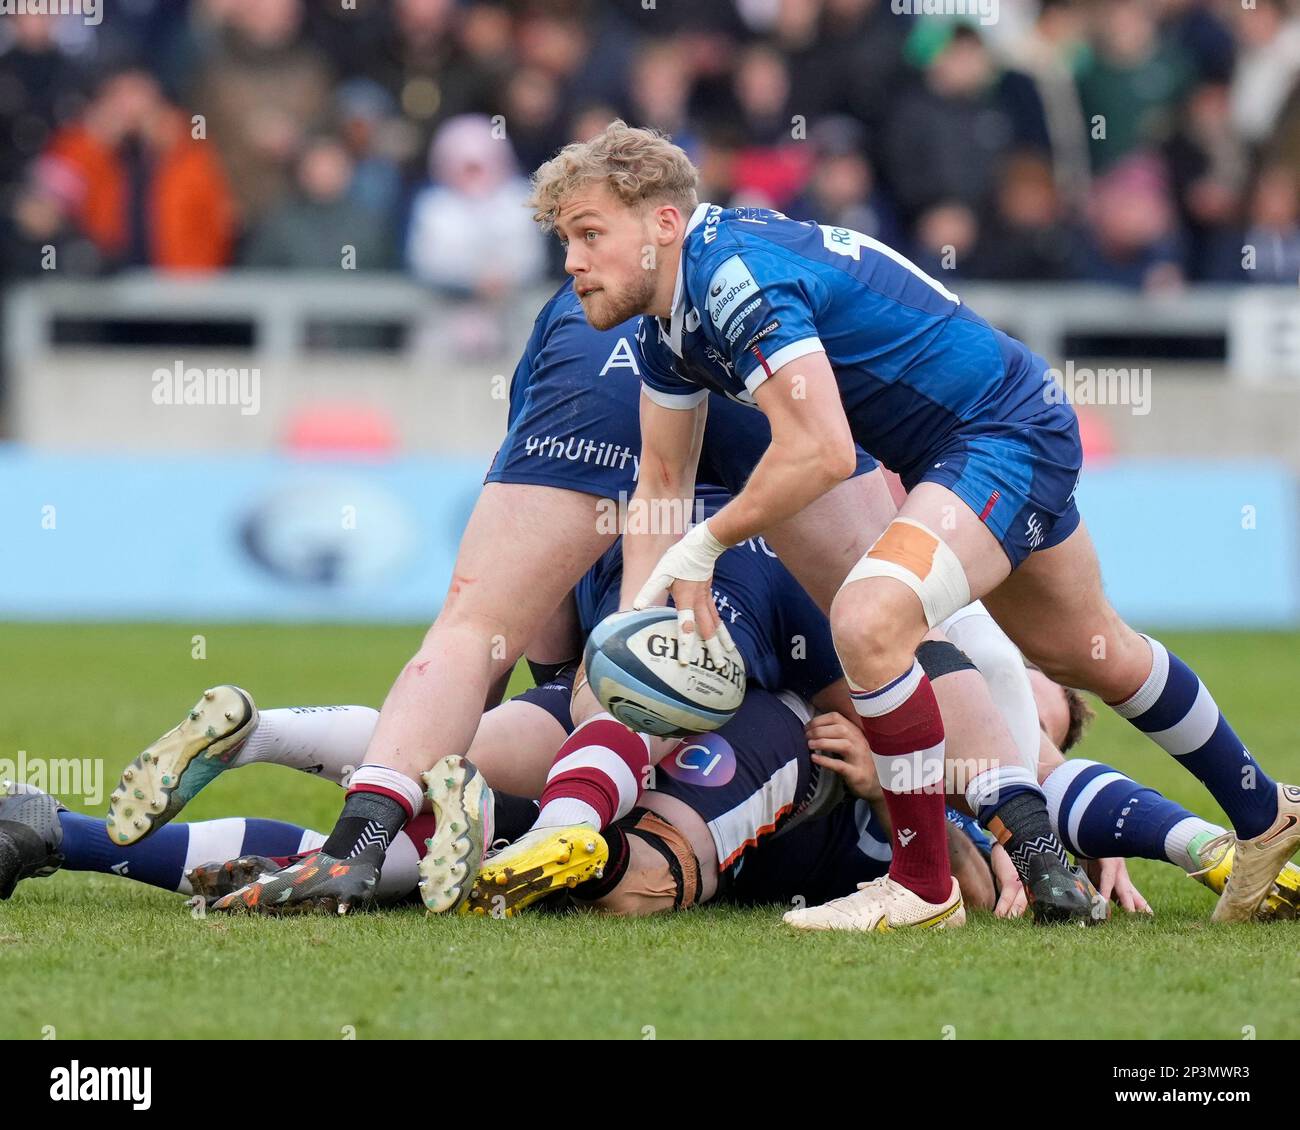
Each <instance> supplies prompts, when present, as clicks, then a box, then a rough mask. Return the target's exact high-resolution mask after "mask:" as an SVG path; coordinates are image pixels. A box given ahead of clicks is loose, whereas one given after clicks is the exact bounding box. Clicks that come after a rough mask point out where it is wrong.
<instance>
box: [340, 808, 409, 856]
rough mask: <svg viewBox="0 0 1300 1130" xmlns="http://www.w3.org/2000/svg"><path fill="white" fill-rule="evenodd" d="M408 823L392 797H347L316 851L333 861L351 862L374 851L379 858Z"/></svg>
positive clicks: (403, 809) (401, 809) (404, 813)
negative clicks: (330, 857)
mask: <svg viewBox="0 0 1300 1130" xmlns="http://www.w3.org/2000/svg"><path fill="white" fill-rule="evenodd" d="M409 819H410V817H409V816H407V814H406V809H405V808H404V807H403V806H402V805H401V804H400V803H399V802H398V801H395V800H394V799H393V798H392V797H387V796H384V795H383V794H382V793H372V792H357V793H348V798H347V800H345V801H344V802H343V811H342V813H340V815H339V819H338V823H337V824H335V825H334V831H332V832H331V833H330V838H329V839H328V840H326V841H325V843H324V845H323V846H322V847H321V849H320V850H321V851H322V852H324V853H325V854H326V855H328V856H332V857H333V858H334V859H351V858H352V856H354V855H361V854H362V852H369V851H372V850H375V849H377V850H378V854H379V855H381V856H382V855H383V854H384V852H386V851H387V850H388V845H389V844H391V843H392V842H393V837H394V836H396V835H397V833H398V832H400V831H401V830H402V827H403V825H405V824H406V822H407V820H409Z"/></svg>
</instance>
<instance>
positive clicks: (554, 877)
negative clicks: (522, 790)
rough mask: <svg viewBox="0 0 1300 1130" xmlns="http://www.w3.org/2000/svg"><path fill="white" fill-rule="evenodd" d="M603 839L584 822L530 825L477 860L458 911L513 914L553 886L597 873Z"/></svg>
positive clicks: (604, 853)
mask: <svg viewBox="0 0 1300 1130" xmlns="http://www.w3.org/2000/svg"><path fill="white" fill-rule="evenodd" d="M608 862H609V845H608V844H606V843H605V839H604V837H603V836H602V835H601V834H600V833H599V832H597V831H596V830H595V829H594V828H592V827H591V826H590V825H587V824H576V825H572V826H570V827H566V828H534V829H533V830H532V831H531V832H527V833H525V834H524V835H522V836H520V837H519V839H517V840H515V842H514V843H512V844H510V845H509V846H508V847H504V848H502V849H501V850H500V851H499V852H497V853H496V854H495V855H493V856H490V857H489V858H487V859H485V860H484V861H483V866H482V867H481V868H480V869H479V873H478V878H477V879H476V880H475V882H474V885H473V887H472V888H471V889H470V893H469V898H467V899H466V900H465V901H464V902H463V903H462V904H461V906H460V913H461V914H477V915H488V916H491V917H493V918H513V917H514V916H515V915H516V914H518V913H519V911H521V910H523V909H524V907H526V906H530V905H532V904H533V903H535V902H537V901H538V900H539V899H542V898H545V897H546V896H547V895H549V894H552V893H553V892H555V891H563V890H569V889H572V888H573V887H576V886H577V885H578V884H579V883H582V882H585V881H586V880H587V879H599V878H600V877H601V876H602V875H603V874H604V869H605V864H606V863H608Z"/></svg>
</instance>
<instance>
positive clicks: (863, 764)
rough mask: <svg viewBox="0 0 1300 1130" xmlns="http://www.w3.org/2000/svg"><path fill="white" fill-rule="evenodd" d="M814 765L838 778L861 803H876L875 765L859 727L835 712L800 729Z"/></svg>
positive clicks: (879, 795)
mask: <svg viewBox="0 0 1300 1130" xmlns="http://www.w3.org/2000/svg"><path fill="white" fill-rule="evenodd" d="M803 732H804V735H805V736H806V737H807V739H808V748H809V749H810V750H812V759H813V762H814V763H815V764H817V765H820V766H821V767H822V768H824V769H829V770H830V771H831V772H832V773H837V774H839V776H840V778H841V779H842V780H843V781H844V787H845V788H846V789H848V790H849V792H851V793H852V794H853V795H854V796H859V797H861V798H862V799H863V800H879V799H880V797H881V795H882V793H881V789H880V779H879V778H878V777H877V776H876V763H875V761H874V760H872V757H871V747H870V746H869V745H867V737H866V735H865V734H864V733H863V732H862V727H861V726H859V725H857V724H856V723H854V722H851V721H849V719H847V718H845V717H844V715H843V714H840V713H838V712H836V711H834V710H831V711H828V712H827V713H825V714H818V715H817V716H816V717H815V718H813V719H812V721H811V722H809V723H808V724H807V725H806V726H804V728H803Z"/></svg>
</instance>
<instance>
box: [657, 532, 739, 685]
mask: <svg viewBox="0 0 1300 1130" xmlns="http://www.w3.org/2000/svg"><path fill="white" fill-rule="evenodd" d="M725 549H726V546H724V545H723V544H722V543H721V542H720V541H718V539H717V538H715V537H714V536H713V535H712V534H711V533H709V524H708V523H707V522H701V523H700V524H699V525H698V526H694V527H692V529H691V530H690V531H688V532H687V534H686V536H685V537H683V538H682V539H681V540H680V541H678V542H675V543H674V544H673V545H671V546H669V547H668V550H667V551H666V552H665V553H664V555H663V556H662V557H661V558H660V559H659V563H658V564H657V565H656V566H655V567H654V571H653V572H652V573H651V574H650V578H649V580H647V581H646V583H645V584H644V585H642V586H641V591H640V592H638V593H637V594H636V599H635V600H634V601H633V602H632V607H633V608H635V609H642V608H649V607H650V606H651V605H653V604H655V603H656V602H657V601H658V600H659V598H660V596H661V595H662V594H663V593H664V592H665V591H667V592H669V593H670V594H671V596H672V598H673V604H674V605H675V606H676V608H677V662H678V663H680V664H682V665H683V666H685V665H686V664H688V663H694V662H696V660H698V659H699V655H700V648H701V646H703V647H704V649H705V650H706V651H707V652H708V656H709V659H710V660H711V661H712V662H713V663H714V665H716V666H718V667H721V666H722V665H723V663H724V662H725V661H726V654H725V653H726V652H728V651H735V649H736V645H735V644H734V643H733V642H732V639H731V633H730V632H728V631H727V628H726V625H724V624H723V623H722V621H721V619H719V617H718V609H717V607H716V605H714V603H713V563H714V562H715V561H717V559H718V558H719V557H720V556H721V555H722V553H723V551H724V550H725Z"/></svg>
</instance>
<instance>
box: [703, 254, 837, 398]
mask: <svg viewBox="0 0 1300 1130" xmlns="http://www.w3.org/2000/svg"><path fill="white" fill-rule="evenodd" d="M720 255H721V252H718V253H716V254H714V255H711V256H709V257H707V258H706V260H705V261H704V262H702V263H701V265H700V268H699V270H700V274H701V279H702V281H704V280H705V279H706V280H707V282H706V288H705V289H704V291H703V293H704V294H705V295H706V296H707V297H706V298H705V303H706V305H707V311H706V313H705V316H704V320H705V321H706V322H707V323H708V329H707V330H706V333H707V335H708V336H709V337H710V338H711V339H712V340H713V342H714V344H715V346H716V347H717V348H718V350H719V351H720V352H721V353H722V355H723V357H725V358H726V359H727V361H729V362H730V363H731V365H732V367H733V369H734V370H735V373H736V376H737V377H739V378H740V379H741V380H742V381H743V382H744V384H745V388H746V389H748V390H749V392H750V393H753V391H754V390H755V389H756V388H757V387H758V386H759V385H761V384H762V383H763V382H764V381H765V380H767V379H768V377H770V376H771V375H772V374H773V373H775V372H776V371H777V370H778V369H780V368H781V367H782V366H783V365H786V364H789V362H791V361H794V360H796V359H798V358H800V357H805V356H807V355H808V354H810V353H820V352H823V346H822V343H821V339H820V338H819V337H818V334H817V326H816V324H815V322H814V317H815V313H816V311H817V309H818V308H819V307H820V306H821V305H822V302H823V300H824V298H825V296H824V295H823V294H821V293H820V292H821V290H822V289H823V288H824V284H823V283H822V282H821V280H820V279H819V278H818V277H817V276H816V275H815V274H813V273H811V272H803V273H801V272H800V271H799V269H798V267H797V266H796V265H795V264H794V263H793V262H791V261H790V260H788V259H787V258H785V257H784V256H782V255H781V254H779V253H776V252H772V251H767V250H764V249H762V248H756V247H745V248H741V249H739V250H736V251H734V252H733V254H731V255H730V256H728V257H727V258H725V259H722V261H721V262H718V258H719V256H720ZM696 293H700V292H699V291H696Z"/></svg>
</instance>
